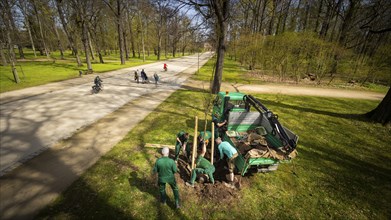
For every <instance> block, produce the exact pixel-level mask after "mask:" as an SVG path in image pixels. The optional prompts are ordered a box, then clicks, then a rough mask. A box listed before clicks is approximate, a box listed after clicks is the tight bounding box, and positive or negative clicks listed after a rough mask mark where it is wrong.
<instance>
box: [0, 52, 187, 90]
mask: <svg viewBox="0 0 391 220" xmlns="http://www.w3.org/2000/svg"><path fill="white" fill-rule="evenodd" d="M181 55H182V54H181V53H180V54H177V57H179V56H181ZM185 55H188V54H185ZM17 57H19V55H17ZM25 57H26V60H25V61H19V62H18V63H17V66H16V69H17V71H18V75H19V78H20V80H21V82H20V83H19V84H16V83H15V81H14V77H13V75H12V71H11V66H10V65H8V66H0V93H2V92H7V91H12V90H17V89H23V88H28V87H32V86H38V85H43V84H47V83H50V82H56V81H62V80H66V79H72V78H76V77H79V70H82V71H86V70H87V65H86V64H85V60H83V66H81V67H78V66H77V65H76V59H75V58H73V57H72V56H71V54H70V52H69V51H67V52H66V53H64V57H65V59H64V60H61V59H60V54H59V52H58V51H57V52H53V53H52V54H51V58H50V59H51V60H50V61H42V60H43V59H44V60H47V57H46V56H40V55H39V56H37V58H35V57H34V55H33V52H32V50H25ZM81 58H83V56H81ZM170 58H172V54H171V55H169V56H168V57H167V59H170ZM103 59H104V61H105V63H104V64H101V63H99V58H98V57H95V61H92V68H93V70H94V72H96V73H103V72H107V71H112V70H118V69H122V68H127V67H132V66H138V65H143V64H147V63H152V62H156V61H157V57H156V56H155V55H153V53H151V55H150V56H146V60H145V62H143V58H142V57H141V58H130V59H129V60H127V61H126V64H125V65H121V64H120V61H119V54H117V53H112V54H110V55H107V56H104V58H103ZM165 59H166V57H165V56H164V54H163V55H162V56H161V60H165Z"/></svg>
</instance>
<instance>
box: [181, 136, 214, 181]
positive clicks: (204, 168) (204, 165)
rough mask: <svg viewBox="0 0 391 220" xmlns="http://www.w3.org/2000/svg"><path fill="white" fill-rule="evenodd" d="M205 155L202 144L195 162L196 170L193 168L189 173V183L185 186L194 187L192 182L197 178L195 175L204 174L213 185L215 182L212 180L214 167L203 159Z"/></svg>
mask: <svg viewBox="0 0 391 220" xmlns="http://www.w3.org/2000/svg"><path fill="white" fill-rule="evenodd" d="M205 153H206V144H205V142H204V143H203V146H202V150H201V152H200V153H199V155H198V157H197V161H196V168H194V169H193V170H192V172H191V177H190V182H186V185H187V186H190V187H194V182H195V180H196V178H197V174H206V175H207V176H208V177H209V181H210V182H211V183H212V184H214V183H215V180H214V178H213V173H214V172H215V167H214V166H213V164H211V163H210V162H209V160H207V159H205V157H204V156H205Z"/></svg>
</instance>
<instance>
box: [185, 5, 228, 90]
mask: <svg viewBox="0 0 391 220" xmlns="http://www.w3.org/2000/svg"><path fill="white" fill-rule="evenodd" d="M186 3H188V4H190V5H192V6H194V8H195V9H196V10H197V11H198V12H199V13H200V14H202V15H203V17H204V18H205V19H210V18H213V23H214V33H215V37H216V43H217V45H216V54H217V55H216V56H217V57H216V65H215V70H214V76H213V82H212V86H211V92H212V93H213V94H217V93H218V92H220V87H221V80H222V77H223V68H224V56H225V51H226V36H227V28H228V20H229V15H230V14H229V12H230V4H231V1H230V0H216V1H214V0H205V1H192V0H190V1H188V2H186Z"/></svg>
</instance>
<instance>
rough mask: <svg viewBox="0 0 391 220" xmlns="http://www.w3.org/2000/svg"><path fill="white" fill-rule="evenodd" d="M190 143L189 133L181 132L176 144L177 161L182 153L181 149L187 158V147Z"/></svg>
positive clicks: (177, 136)
mask: <svg viewBox="0 0 391 220" xmlns="http://www.w3.org/2000/svg"><path fill="white" fill-rule="evenodd" d="M188 141H189V133H186V132H184V131H181V132H179V133H178V134H177V135H176V144H175V161H178V157H179V153H180V152H181V149H182V151H183V154H185V156H186V157H187V156H188V155H187V153H186V145H187V142H188Z"/></svg>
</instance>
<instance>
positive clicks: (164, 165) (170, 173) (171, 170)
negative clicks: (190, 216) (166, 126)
mask: <svg viewBox="0 0 391 220" xmlns="http://www.w3.org/2000/svg"><path fill="white" fill-rule="evenodd" d="M168 154H169V149H168V148H167V147H165V148H163V149H162V155H163V156H162V157H161V158H159V159H158V160H157V161H156V163H155V166H154V168H153V172H154V173H158V185H159V192H160V199H161V202H162V203H163V204H165V203H166V201H167V194H166V183H168V184H169V185H170V186H171V189H172V192H173V193H174V198H175V206H176V208H177V209H179V208H180V205H179V189H178V186H177V184H176V180H175V173H176V172H177V171H178V169H177V166H176V163H175V162H174V160H173V159H171V158H169V157H168Z"/></svg>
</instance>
